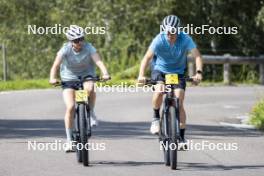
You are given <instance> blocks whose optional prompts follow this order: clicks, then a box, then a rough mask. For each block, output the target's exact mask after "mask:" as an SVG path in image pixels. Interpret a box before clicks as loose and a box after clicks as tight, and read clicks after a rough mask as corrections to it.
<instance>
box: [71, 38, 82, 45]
mask: <svg viewBox="0 0 264 176" xmlns="http://www.w3.org/2000/svg"><path fill="white" fill-rule="evenodd" d="M83 40H84V38H83V37H82V38H78V39H75V40H72V42H73V43H76V44H77V43H80V42H82V41H83Z"/></svg>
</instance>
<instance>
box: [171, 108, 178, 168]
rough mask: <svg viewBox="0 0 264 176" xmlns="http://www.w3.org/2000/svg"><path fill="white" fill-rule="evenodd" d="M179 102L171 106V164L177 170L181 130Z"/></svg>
mask: <svg viewBox="0 0 264 176" xmlns="http://www.w3.org/2000/svg"><path fill="white" fill-rule="evenodd" d="M178 107H179V106H178V104H176V106H175V107H174V106H171V107H170V109H169V112H170V126H171V128H170V137H171V140H170V165H171V169H173V170H175V169H176V168H177V151H178V141H177V139H178V133H179V130H180V123H179V108H178Z"/></svg>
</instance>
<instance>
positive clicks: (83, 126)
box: [79, 104, 89, 166]
mask: <svg viewBox="0 0 264 176" xmlns="http://www.w3.org/2000/svg"><path fill="white" fill-rule="evenodd" d="M79 117H80V118H79V120H80V139H81V140H80V141H81V144H82V146H81V156H82V162H83V165H84V166H88V165H89V152H88V151H89V150H88V145H87V144H88V136H87V121H86V108H85V105H84V104H80V105H79Z"/></svg>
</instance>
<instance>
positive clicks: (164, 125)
mask: <svg viewBox="0 0 264 176" xmlns="http://www.w3.org/2000/svg"><path fill="white" fill-rule="evenodd" d="M167 116H168V114H165V111H164V109H163V110H162V115H161V120H160V127H161V129H160V139H161V141H160V142H162V143H163V145H162V149H163V154H164V162H165V165H166V166H170V148H169V142H170V141H169V140H168V136H169V126H168V125H169V122H168V117H167Z"/></svg>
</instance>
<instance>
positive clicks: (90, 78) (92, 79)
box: [52, 76, 111, 87]
mask: <svg viewBox="0 0 264 176" xmlns="http://www.w3.org/2000/svg"><path fill="white" fill-rule="evenodd" d="M108 80H111V77H110V78H109V79H107V80H106V79H103V78H100V77H99V76H96V77H87V78H81V79H79V80H78V81H63V82H76V83H83V82H85V81H95V82H105V81H108ZM52 85H53V86H55V87H58V86H61V85H62V81H58V82H57V83H55V84H52Z"/></svg>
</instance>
